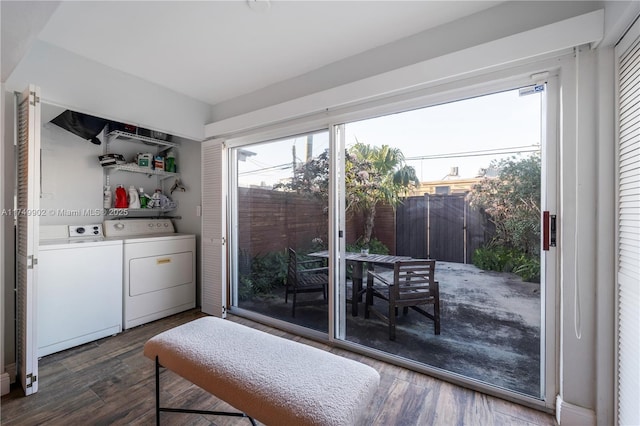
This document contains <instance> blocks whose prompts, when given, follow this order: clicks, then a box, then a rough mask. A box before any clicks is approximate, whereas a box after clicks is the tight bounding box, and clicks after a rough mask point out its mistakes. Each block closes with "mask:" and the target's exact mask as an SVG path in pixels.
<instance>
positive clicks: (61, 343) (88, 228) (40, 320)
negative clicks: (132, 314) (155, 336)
mask: <svg viewBox="0 0 640 426" xmlns="http://www.w3.org/2000/svg"><path fill="white" fill-rule="evenodd" d="M94 227H97V228H94ZM99 227H100V225H85V226H73V227H67V226H43V227H41V228H40V229H41V235H43V236H44V237H45V238H48V239H45V240H40V244H39V246H38V279H37V284H36V306H37V308H36V312H37V320H36V322H37V329H36V333H37V340H38V356H45V355H49V354H52V353H54V352H58V351H61V350H64V349H68V348H71V347H74V346H78V345H82V344H84V343H88V342H91V341H94V340H97V339H101V338H103V337H107V336H111V335H114V334H117V333H119V332H121V331H122V241H117V240H115V241H107V240H105V239H104V238H103V237H102V230H101V228H99ZM67 228H68V229H67ZM78 231H80V232H78ZM70 235H72V236H71V237H70Z"/></svg>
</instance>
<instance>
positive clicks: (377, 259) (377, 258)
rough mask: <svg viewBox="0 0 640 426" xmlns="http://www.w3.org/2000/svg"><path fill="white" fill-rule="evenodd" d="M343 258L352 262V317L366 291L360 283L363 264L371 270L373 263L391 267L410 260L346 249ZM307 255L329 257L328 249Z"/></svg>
mask: <svg viewBox="0 0 640 426" xmlns="http://www.w3.org/2000/svg"><path fill="white" fill-rule="evenodd" d="M344 255H345V256H344V259H345V260H346V261H347V262H351V263H352V264H353V274H352V275H351V282H352V283H353V289H352V294H351V314H352V315H353V316H354V317H357V316H358V302H361V301H362V295H363V294H364V292H365V291H366V289H364V288H363V285H362V277H364V268H365V265H366V266H367V269H369V270H373V268H374V265H382V266H389V267H393V264H394V263H396V262H399V261H403V260H412V259H413V258H412V257H409V256H394V255H388V254H375V253H370V254H364V253H358V252H352V251H347V252H345V254H344ZM307 256H312V257H322V258H325V259H327V258H329V251H328V250H323V251H317V252H314V253H309V254H308V255H307Z"/></svg>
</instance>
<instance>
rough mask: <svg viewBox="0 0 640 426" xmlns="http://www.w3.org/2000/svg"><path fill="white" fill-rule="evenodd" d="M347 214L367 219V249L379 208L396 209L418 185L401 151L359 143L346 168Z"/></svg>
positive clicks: (365, 239) (364, 239) (348, 158)
mask: <svg viewBox="0 0 640 426" xmlns="http://www.w3.org/2000/svg"><path fill="white" fill-rule="evenodd" d="M345 168H346V170H345V185H346V192H347V206H346V209H347V211H353V212H360V213H362V214H363V216H364V229H363V232H362V238H361V243H362V244H363V245H364V246H367V245H368V244H369V242H370V241H371V233H372V231H373V226H374V223H375V217H376V206H377V205H378V204H380V203H386V204H389V205H391V206H392V207H394V208H395V206H397V205H398V204H399V203H400V202H401V200H400V197H401V196H402V195H403V194H406V193H407V191H408V190H409V188H410V187H412V186H414V185H418V179H417V176H416V172H415V169H414V168H413V167H410V166H407V165H406V164H405V160H404V154H403V153H402V151H401V150H400V149H398V148H392V147H390V146H388V145H382V147H377V146H371V145H366V144H363V143H361V142H356V144H355V145H353V146H352V147H351V148H350V149H349V150H348V152H347V161H346V164H345Z"/></svg>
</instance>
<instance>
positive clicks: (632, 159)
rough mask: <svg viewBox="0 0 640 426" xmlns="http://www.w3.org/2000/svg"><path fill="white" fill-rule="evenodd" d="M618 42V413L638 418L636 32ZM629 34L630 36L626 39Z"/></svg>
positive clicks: (639, 109)
mask: <svg viewBox="0 0 640 426" xmlns="http://www.w3.org/2000/svg"><path fill="white" fill-rule="evenodd" d="M639 24H640V22H636V23H635V24H634V27H635V31H634V30H633V27H632V31H630V32H629V33H627V36H626V37H625V38H626V40H624V39H623V40H622V41H621V43H620V44H619V45H618V49H617V55H618V87H619V94H618V117H619V123H618V124H619V134H618V155H617V157H618V158H617V161H618V167H617V173H618V187H617V192H618V194H617V216H618V218H617V221H618V229H617V285H618V289H617V303H618V309H617V312H618V316H617V321H618V324H617V325H618V336H617V342H618V348H617V350H618V357H617V364H618V365H617V372H618V374H617V376H618V377H617V381H618V389H617V401H618V407H617V414H618V424H620V425H638V424H640V404H639V403H638V401H640V363H639V362H638V360H639V359H640V37H639V36H638V34H639V32H638V27H639ZM630 39H631V40H630Z"/></svg>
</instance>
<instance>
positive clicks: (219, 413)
mask: <svg viewBox="0 0 640 426" xmlns="http://www.w3.org/2000/svg"><path fill="white" fill-rule="evenodd" d="M160 367H161V365H160V361H159V360H158V357H157V356H156V425H157V426H160V412H161V411H164V412H165V413H188V414H206V415H214V416H231V417H246V418H247V419H249V421H250V422H251V424H252V425H253V426H256V422H255V420H253V418H252V417H250V416H247V415H246V414H245V413H232V412H228V411H209V410H190V409H188V408H169V407H160Z"/></svg>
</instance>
